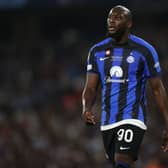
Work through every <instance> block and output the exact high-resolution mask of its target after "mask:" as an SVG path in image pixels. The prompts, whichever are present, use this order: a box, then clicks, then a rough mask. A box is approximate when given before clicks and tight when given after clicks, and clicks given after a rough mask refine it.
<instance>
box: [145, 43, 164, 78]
mask: <svg viewBox="0 0 168 168" xmlns="http://www.w3.org/2000/svg"><path fill="white" fill-rule="evenodd" d="M148 49H149V51H148V53H147V57H146V60H145V76H146V77H147V78H151V77H156V76H160V74H161V67H160V63H159V58H158V54H157V52H156V50H155V49H154V47H152V46H150V48H148Z"/></svg>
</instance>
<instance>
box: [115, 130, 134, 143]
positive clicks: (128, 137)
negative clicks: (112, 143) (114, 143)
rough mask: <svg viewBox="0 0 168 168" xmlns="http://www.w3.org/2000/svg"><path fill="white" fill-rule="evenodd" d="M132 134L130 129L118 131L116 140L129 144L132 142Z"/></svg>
mask: <svg viewBox="0 0 168 168" xmlns="http://www.w3.org/2000/svg"><path fill="white" fill-rule="evenodd" d="M133 134H134V133H133V131H132V130H131V129H127V130H124V129H120V130H119V131H118V132H117V135H118V140H119V141H122V140H124V141H125V142H131V141H132V140H133Z"/></svg>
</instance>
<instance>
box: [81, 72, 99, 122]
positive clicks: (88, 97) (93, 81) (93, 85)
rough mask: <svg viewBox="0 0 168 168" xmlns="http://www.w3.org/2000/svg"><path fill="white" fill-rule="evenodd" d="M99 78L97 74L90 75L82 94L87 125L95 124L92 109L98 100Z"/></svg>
mask: <svg viewBox="0 0 168 168" xmlns="http://www.w3.org/2000/svg"><path fill="white" fill-rule="evenodd" d="M98 82H99V76H98V75H97V74H96V73H88V74H87V78H86V83H85V87H84V90H83V94H82V105H83V118H84V120H85V122H86V123H89V124H95V120H94V116H93V114H92V111H91V110H92V107H93V105H94V102H95V99H96V92H97V87H98Z"/></svg>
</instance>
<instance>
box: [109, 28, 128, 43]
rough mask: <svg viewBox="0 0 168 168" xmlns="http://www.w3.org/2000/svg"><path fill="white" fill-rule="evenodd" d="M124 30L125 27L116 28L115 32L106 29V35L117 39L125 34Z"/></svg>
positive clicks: (125, 30)
mask: <svg viewBox="0 0 168 168" xmlns="http://www.w3.org/2000/svg"><path fill="white" fill-rule="evenodd" d="M126 32H127V29H125V28H122V29H119V30H116V31H115V32H109V31H108V30H107V37H112V38H114V39H115V40H116V41H119V40H120V39H121V38H122V37H123V36H124V34H125V33H126Z"/></svg>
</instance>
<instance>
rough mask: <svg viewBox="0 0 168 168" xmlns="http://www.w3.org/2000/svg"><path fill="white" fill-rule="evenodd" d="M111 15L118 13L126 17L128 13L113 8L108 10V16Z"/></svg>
mask: <svg viewBox="0 0 168 168" xmlns="http://www.w3.org/2000/svg"><path fill="white" fill-rule="evenodd" d="M112 15H120V16H125V17H126V16H127V15H128V13H127V11H125V10H122V9H120V8H113V9H111V10H110V12H109V17H110V16H112Z"/></svg>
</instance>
